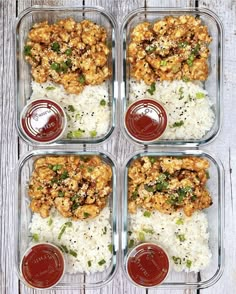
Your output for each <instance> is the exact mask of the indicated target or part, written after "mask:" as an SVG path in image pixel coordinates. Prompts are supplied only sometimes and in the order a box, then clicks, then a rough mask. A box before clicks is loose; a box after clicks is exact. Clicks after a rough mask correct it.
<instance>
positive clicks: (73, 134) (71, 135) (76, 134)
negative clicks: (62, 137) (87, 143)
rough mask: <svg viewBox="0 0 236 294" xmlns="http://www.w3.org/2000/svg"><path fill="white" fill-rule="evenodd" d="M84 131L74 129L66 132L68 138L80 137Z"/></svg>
mask: <svg viewBox="0 0 236 294" xmlns="http://www.w3.org/2000/svg"><path fill="white" fill-rule="evenodd" d="M83 133H84V131H83V130H76V131H70V132H69V133H68V134H67V138H68V139H73V138H81V137H82V135H83Z"/></svg>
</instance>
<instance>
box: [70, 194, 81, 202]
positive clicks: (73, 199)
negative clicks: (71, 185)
mask: <svg viewBox="0 0 236 294" xmlns="http://www.w3.org/2000/svg"><path fill="white" fill-rule="evenodd" d="M79 197H80V196H79V195H77V194H75V195H74V196H73V197H72V198H71V201H75V200H76V199H78V198H79Z"/></svg>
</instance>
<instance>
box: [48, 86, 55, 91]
mask: <svg viewBox="0 0 236 294" xmlns="http://www.w3.org/2000/svg"><path fill="white" fill-rule="evenodd" d="M55 89H56V88H55V87H52V86H48V87H46V90H48V91H50V90H55Z"/></svg>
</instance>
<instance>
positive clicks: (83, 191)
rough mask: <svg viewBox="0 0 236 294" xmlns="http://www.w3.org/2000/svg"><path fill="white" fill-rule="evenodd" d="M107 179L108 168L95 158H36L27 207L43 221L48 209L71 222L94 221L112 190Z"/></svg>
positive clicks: (110, 172)
mask: <svg viewBox="0 0 236 294" xmlns="http://www.w3.org/2000/svg"><path fill="white" fill-rule="evenodd" d="M111 177H112V170H111V168H110V167H109V166H108V165H107V164H105V163H104V162H103V161H102V160H101V158H100V157H98V156H46V157H42V158H39V159H37V160H36V161H35V162H34V170H33V173H32V176H31V179H30V182H29V189H28V195H29V197H30V198H31V203H30V208H31V210H32V211H33V212H37V213H40V215H41V217H43V218H45V217H48V216H49V212H50V209H51V208H52V207H55V208H56V209H57V210H58V211H59V213H60V214H61V215H62V216H64V217H72V219H74V220H77V219H88V218H94V217H95V216H97V215H98V214H99V213H100V211H101V210H102V209H103V208H104V207H105V205H106V202H107V198H108V197H109V195H110V193H111V191H112V188H111Z"/></svg>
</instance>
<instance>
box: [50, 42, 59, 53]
mask: <svg viewBox="0 0 236 294" xmlns="http://www.w3.org/2000/svg"><path fill="white" fill-rule="evenodd" d="M51 48H52V50H53V51H54V52H57V53H58V52H59V51H60V45H59V43H58V42H54V43H53V44H52V46H51Z"/></svg>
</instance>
